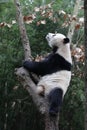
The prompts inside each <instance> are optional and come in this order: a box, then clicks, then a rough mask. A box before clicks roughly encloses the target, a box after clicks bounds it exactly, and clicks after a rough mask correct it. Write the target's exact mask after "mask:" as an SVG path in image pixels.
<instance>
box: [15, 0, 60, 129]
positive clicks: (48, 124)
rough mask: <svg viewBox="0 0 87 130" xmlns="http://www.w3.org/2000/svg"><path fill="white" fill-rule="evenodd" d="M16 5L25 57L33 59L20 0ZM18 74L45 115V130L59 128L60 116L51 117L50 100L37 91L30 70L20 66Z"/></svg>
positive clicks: (16, 1)
mask: <svg viewBox="0 0 87 130" xmlns="http://www.w3.org/2000/svg"><path fill="white" fill-rule="evenodd" d="M14 2H15V5H16V11H17V21H18V24H19V29H20V34H21V39H22V43H23V48H24V55H25V59H27V60H28V59H30V60H31V51H30V45H29V40H28V37H27V33H26V29H25V26H24V23H23V16H22V13H21V8H20V3H19V1H18V0H14ZM15 73H16V75H17V76H18V77H19V79H20V82H21V83H22V85H23V87H25V88H26V89H27V90H28V92H29V93H30V95H31V96H32V99H33V101H34V103H35V104H36V105H37V107H38V109H39V111H40V112H41V113H43V114H44V115H45V130H58V129H59V128H58V116H57V117H50V116H49V113H48V107H49V105H48V101H47V99H45V98H44V99H43V98H41V97H40V96H38V95H37V93H36V85H35V84H34V82H33V81H32V79H31V78H30V76H29V74H28V72H27V71H26V70H25V69H23V68H19V69H16V72H15Z"/></svg>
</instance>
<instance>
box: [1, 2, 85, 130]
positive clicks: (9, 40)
mask: <svg viewBox="0 0 87 130" xmlns="http://www.w3.org/2000/svg"><path fill="white" fill-rule="evenodd" d="M49 2H50V1H49V0H48V1H45V3H43V2H42V1H34V2H33V3H31V4H30V3H29V1H28V0H25V1H24V0H23V1H22V2H21V3H22V7H23V12H24V21H25V23H26V29H27V33H28V36H29V40H30V43H31V49H32V55H33V56H34V57H36V56H37V54H38V55H41V56H42V55H43V56H44V55H46V54H47V53H48V52H49V51H50V48H49V47H48V45H47V43H46V40H45V36H46V34H47V33H48V32H56V31H58V32H60V33H64V34H66V35H67V32H68V28H69V25H70V21H71V20H72V16H71V13H72V11H73V6H74V1H73V0H67V1H64V0H56V1H55V2H54V3H53V4H51V3H49ZM25 5H26V6H25ZM42 5H45V6H44V8H43V6H42ZM36 6H37V7H38V8H36V9H39V11H35V7H36ZM40 6H41V7H40ZM46 7H47V8H46ZM40 8H42V10H41V11H40ZM62 9H64V10H62ZM32 14H34V15H35V18H34V17H32ZM42 14H43V15H42ZM69 14H70V15H69ZM15 15H16V14H15V8H14V5H13V3H12V0H11V2H9V3H0V18H1V19H0V66H1V68H0V104H1V105H0V129H2V130H15V129H17V130H25V129H26V130H28V129H32V130H35V129H39V130H40V129H41V130H42V129H44V125H43V118H42V116H41V115H40V114H39V113H38V111H37V110H36V107H35V105H34V104H32V99H31V97H30V96H29V94H28V93H27V92H26V90H25V89H23V88H22V87H21V85H20V84H19V82H18V81H17V80H16V77H15V75H14V70H15V68H16V67H19V66H22V61H23V59H24V58H23V48H22V45H21V39H20V34H19V30H18V25H17V22H16V20H15ZM30 16H31V17H30ZM46 16H47V17H46ZM82 16H83V14H82V10H81V11H80V13H79V18H80V17H82ZM69 17H70V18H69ZM79 18H74V20H77V23H78V22H79ZM82 24H83V23H79V25H80V26H78V27H77V28H76V30H75V35H74V38H73V43H74V44H75V45H76V46H75V49H76V51H75V49H74V51H72V56H73V59H74V60H73V61H74V62H73V64H74V66H73V70H72V72H73V73H72V74H73V78H72V82H71V86H70V88H69V90H68V93H67V94H66V96H65V100H64V104H63V108H62V111H61V118H60V129H61V130H67V129H69V130H71V129H74V130H82V129H84V123H83V115H84V105H83V103H84V89H83V86H84V84H83V80H82V78H83V74H82V70H83V67H84V66H83V65H84V60H80V59H81V58H82V59H84V55H81V57H80V58H78V57H79V55H80V53H81V54H83V52H84V51H83V49H82V48H81V47H82V44H83V35H82V34H83V25H82ZM79 39H80V40H79ZM77 45H78V48H80V49H82V50H81V51H77V50H78V49H77ZM73 54H74V55H73ZM70 119H71V120H70ZM38 122H39V123H38Z"/></svg>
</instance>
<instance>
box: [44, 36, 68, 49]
mask: <svg viewBox="0 0 87 130" xmlns="http://www.w3.org/2000/svg"><path fill="white" fill-rule="evenodd" d="M46 39H47V41H48V44H49V46H50V47H52V48H53V47H54V46H57V47H58V48H60V47H61V46H65V44H66V43H69V39H68V38H66V37H65V36H64V35H63V34H60V33H57V34H54V33H48V34H47V36H46Z"/></svg>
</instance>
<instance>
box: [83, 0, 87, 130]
mask: <svg viewBox="0 0 87 130" xmlns="http://www.w3.org/2000/svg"><path fill="white" fill-rule="evenodd" d="M84 19H85V21H84V23H85V29H84V30H85V44H84V48H85V99H86V100H85V130H87V0H85V1H84Z"/></svg>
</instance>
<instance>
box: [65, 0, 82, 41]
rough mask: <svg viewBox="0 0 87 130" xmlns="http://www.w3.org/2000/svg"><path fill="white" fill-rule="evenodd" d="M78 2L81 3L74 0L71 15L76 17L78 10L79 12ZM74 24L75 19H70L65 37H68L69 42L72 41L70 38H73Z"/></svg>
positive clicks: (79, 0)
mask: <svg viewBox="0 0 87 130" xmlns="http://www.w3.org/2000/svg"><path fill="white" fill-rule="evenodd" d="M80 3H81V0H76V3H75V6H74V10H73V14H72V17H75V18H77V15H78V12H79V7H80ZM75 24H76V20H72V22H71V25H70V27H69V31H68V34H67V37H68V38H69V39H70V42H71V43H72V38H73V34H74V30H75Z"/></svg>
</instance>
